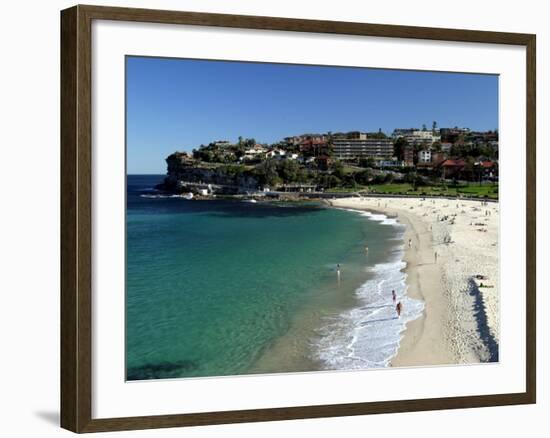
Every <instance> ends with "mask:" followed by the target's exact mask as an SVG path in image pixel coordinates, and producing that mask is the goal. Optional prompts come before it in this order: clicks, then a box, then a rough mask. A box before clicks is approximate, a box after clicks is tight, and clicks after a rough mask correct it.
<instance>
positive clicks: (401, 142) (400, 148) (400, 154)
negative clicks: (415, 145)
mask: <svg viewBox="0 0 550 438" xmlns="http://www.w3.org/2000/svg"><path fill="white" fill-rule="evenodd" d="M408 145H409V143H408V142H407V140H405V139H404V138H403V137H399V138H398V139H397V140H395V143H394V144H393V154H394V155H395V156H396V157H397V159H398V160H401V161H403V160H404V159H405V148H406V147H407V146H408Z"/></svg>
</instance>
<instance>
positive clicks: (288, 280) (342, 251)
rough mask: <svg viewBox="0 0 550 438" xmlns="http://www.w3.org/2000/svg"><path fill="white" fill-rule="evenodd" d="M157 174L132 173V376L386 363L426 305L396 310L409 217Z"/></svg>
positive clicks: (129, 367)
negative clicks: (168, 189) (175, 186)
mask: <svg viewBox="0 0 550 438" xmlns="http://www.w3.org/2000/svg"><path fill="white" fill-rule="evenodd" d="M161 180H162V176H151V175H147V176H139V175H130V176H128V180H127V219H126V223H127V230H126V232H127V243H126V259H127V267H126V364H127V379H128V380H142V379H151V378H179V377H201V376H223V375H236V374H248V373H258V372H289V371H317V370H323V369H343V368H364V367H372V366H385V365H387V362H388V360H389V358H390V357H391V356H392V355H393V354H395V351H396V349H397V346H398V342H399V337H400V333H401V331H402V330H403V329H404V323H405V322H406V320H408V319H411V318H414V317H416V316H418V314H419V312H421V310H422V305H421V303H420V302H413V301H412V300H409V302H407V303H406V304H405V309H406V311H407V314H406V315H405V316H406V318H401V319H400V320H397V319H396V318H394V314H393V312H394V311H393V305H392V302H391V289H396V290H397V292H398V295H399V296H400V297H401V298H400V299H402V300H405V299H407V298H406V297H405V290H406V287H405V274H404V273H403V272H402V271H401V268H403V266H404V265H403V264H402V262H401V257H402V234H403V227H401V226H400V225H399V224H396V223H395V221H394V220H392V219H387V218H385V217H383V216H376V215H370V214H368V213H361V214H360V213H357V212H351V211H344V210H336V209H328V208H324V207H323V206H321V205H319V204H276V203H267V202H266V203H264V202H258V203H256V204H253V203H249V202H241V201H221V200H220V201H186V200H184V199H181V198H175V197H165V196H160V195H158V194H157V193H156V192H155V191H154V190H152V187H153V186H154V185H155V184H156V183H158V182H160V181H161ZM367 245H368V248H369V250H368V252H367V251H365V247H366V246H367ZM337 264H340V265H341V274H340V276H338V275H337V273H336V265H337Z"/></svg>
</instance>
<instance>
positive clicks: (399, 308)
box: [395, 301, 403, 318]
mask: <svg viewBox="0 0 550 438" xmlns="http://www.w3.org/2000/svg"><path fill="white" fill-rule="evenodd" d="M401 310H403V305H402V304H401V301H399V302H398V303H397V306H395V311H396V312H397V317H398V318H399V317H400V316H401Z"/></svg>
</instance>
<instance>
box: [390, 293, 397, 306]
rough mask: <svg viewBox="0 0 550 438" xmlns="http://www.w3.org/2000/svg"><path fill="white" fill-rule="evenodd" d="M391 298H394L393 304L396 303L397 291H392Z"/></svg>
mask: <svg viewBox="0 0 550 438" xmlns="http://www.w3.org/2000/svg"><path fill="white" fill-rule="evenodd" d="M391 297H392V300H393V302H394V303H395V300H396V299H397V296H396V295H395V290H392V291H391Z"/></svg>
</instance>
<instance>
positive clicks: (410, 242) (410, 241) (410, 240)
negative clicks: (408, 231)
mask: <svg viewBox="0 0 550 438" xmlns="http://www.w3.org/2000/svg"><path fill="white" fill-rule="evenodd" d="M411 245H412V239H409V248H410V247H411Z"/></svg>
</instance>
